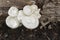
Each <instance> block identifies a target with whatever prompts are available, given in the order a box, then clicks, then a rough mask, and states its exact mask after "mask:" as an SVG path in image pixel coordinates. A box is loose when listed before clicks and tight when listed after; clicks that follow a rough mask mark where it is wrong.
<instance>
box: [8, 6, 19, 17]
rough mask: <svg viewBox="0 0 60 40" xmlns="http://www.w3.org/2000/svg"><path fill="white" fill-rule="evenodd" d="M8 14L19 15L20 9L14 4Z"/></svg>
mask: <svg viewBox="0 0 60 40" xmlns="http://www.w3.org/2000/svg"><path fill="white" fill-rule="evenodd" d="M8 15H9V16H12V17H15V16H17V15H18V9H17V8H16V7H14V6H12V7H11V8H10V9H9V10H8Z"/></svg>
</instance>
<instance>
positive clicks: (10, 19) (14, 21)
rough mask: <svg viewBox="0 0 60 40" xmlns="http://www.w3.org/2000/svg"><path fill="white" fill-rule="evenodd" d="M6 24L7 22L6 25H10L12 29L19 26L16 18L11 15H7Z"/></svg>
mask: <svg viewBox="0 0 60 40" xmlns="http://www.w3.org/2000/svg"><path fill="white" fill-rule="evenodd" d="M6 24H7V26H8V27H10V28H12V29H15V28H17V27H18V26H19V22H18V20H17V19H16V18H14V17H11V16H8V17H7V18H6Z"/></svg>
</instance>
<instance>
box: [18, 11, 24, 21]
mask: <svg viewBox="0 0 60 40" xmlns="http://www.w3.org/2000/svg"><path fill="white" fill-rule="evenodd" d="M22 17H24V14H23V10H20V11H19V13H18V15H17V19H18V21H19V22H21V20H22Z"/></svg>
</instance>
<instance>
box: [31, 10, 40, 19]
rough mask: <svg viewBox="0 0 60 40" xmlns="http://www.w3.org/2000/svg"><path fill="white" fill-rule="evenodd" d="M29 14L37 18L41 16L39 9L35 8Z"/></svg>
mask: <svg viewBox="0 0 60 40" xmlns="http://www.w3.org/2000/svg"><path fill="white" fill-rule="evenodd" d="M31 16H33V17H35V18H38V19H39V18H40V17H41V14H40V9H37V10H36V11H35V12H34V13H33V14H32V15H31Z"/></svg>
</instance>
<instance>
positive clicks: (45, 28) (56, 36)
mask: <svg viewBox="0 0 60 40" xmlns="http://www.w3.org/2000/svg"><path fill="white" fill-rule="evenodd" d="M30 1H32V0H0V40H60V0H34V1H35V2H36V5H37V6H38V7H39V8H41V12H40V14H41V15H42V17H41V18H40V24H39V26H38V28H36V29H34V30H29V29H26V28H25V27H24V26H23V25H22V26H21V27H19V28H17V29H10V28H9V27H8V26H7V25H6V23H5V19H6V17H7V16H8V14H7V12H8V9H9V8H10V7H11V6H17V7H18V8H19V9H22V8H23V7H24V6H25V5H27V4H29V5H30V4H31V2H30Z"/></svg>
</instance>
